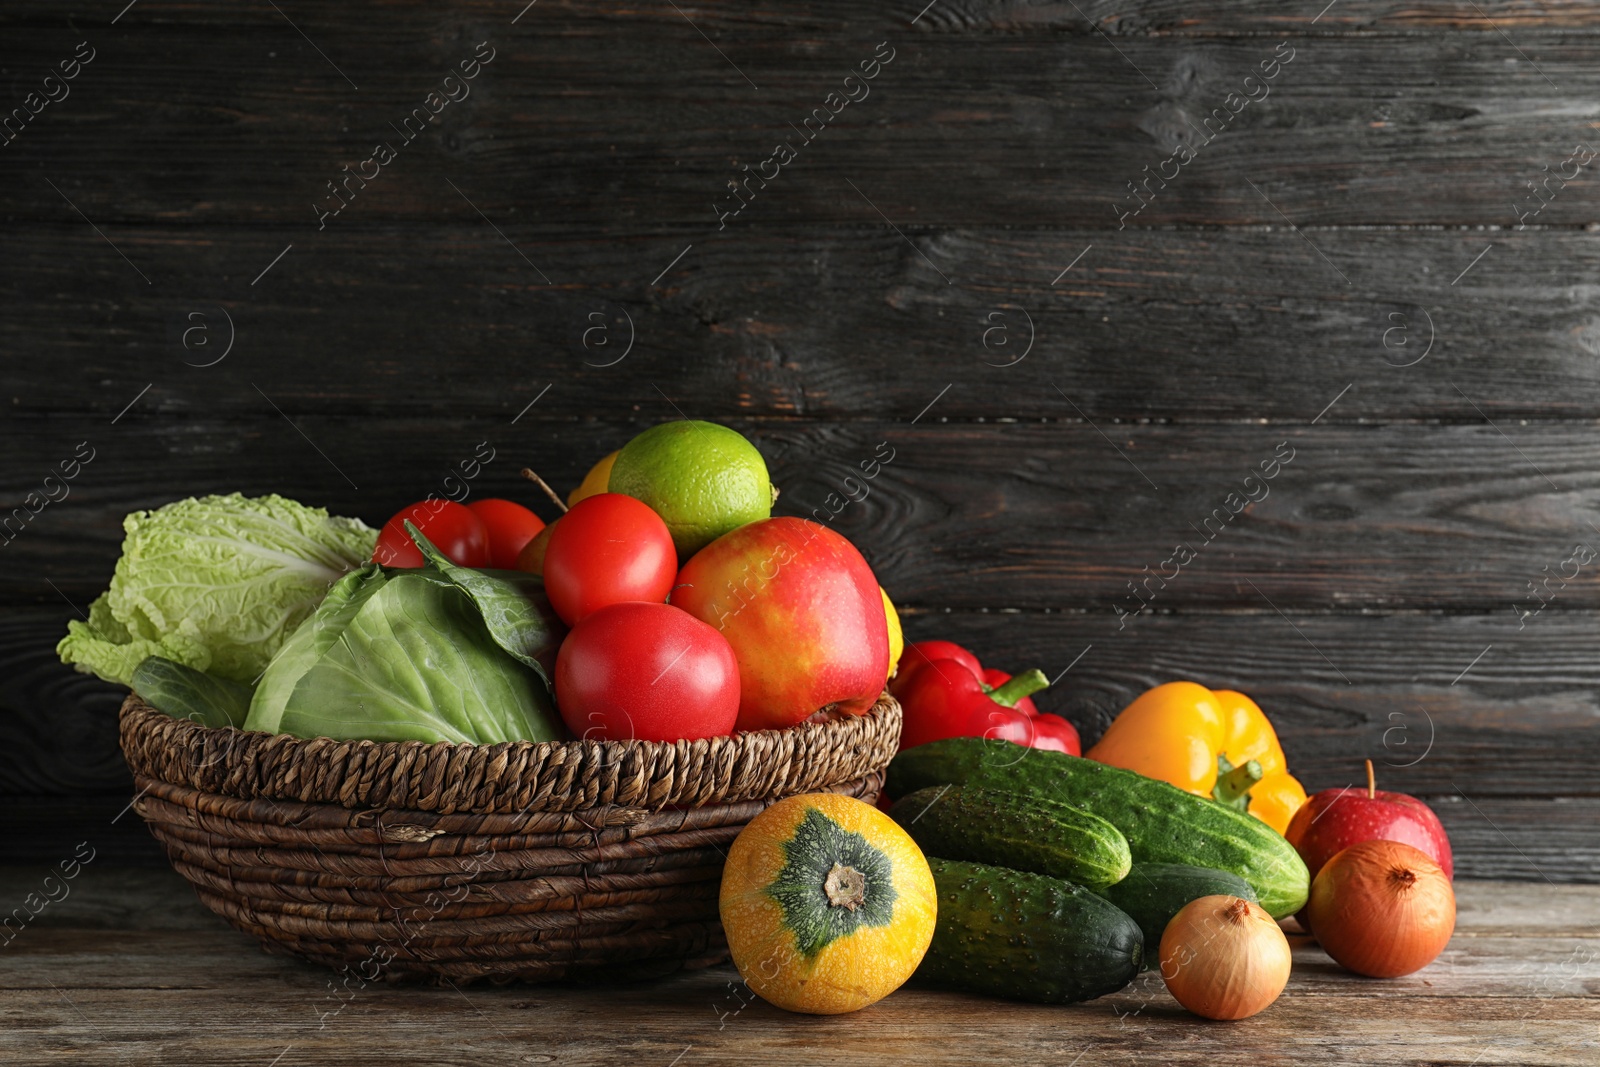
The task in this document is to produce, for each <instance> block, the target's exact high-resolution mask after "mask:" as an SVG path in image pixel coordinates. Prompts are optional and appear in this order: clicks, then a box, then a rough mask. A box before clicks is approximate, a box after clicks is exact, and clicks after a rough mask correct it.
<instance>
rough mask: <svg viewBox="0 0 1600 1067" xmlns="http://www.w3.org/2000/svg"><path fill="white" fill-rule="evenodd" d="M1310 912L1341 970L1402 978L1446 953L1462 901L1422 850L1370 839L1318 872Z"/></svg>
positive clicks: (1326, 946) (1332, 860) (1397, 842)
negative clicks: (1458, 899) (1446, 946)
mask: <svg viewBox="0 0 1600 1067" xmlns="http://www.w3.org/2000/svg"><path fill="white" fill-rule="evenodd" d="M1306 914H1307V915H1308V916H1309V917H1310V919H1311V926H1312V929H1314V930H1315V931H1316V933H1317V940H1318V941H1319V942H1321V943H1322V947H1323V948H1324V949H1326V950H1327V953H1328V955H1330V956H1332V957H1333V958H1334V960H1335V961H1336V962H1338V963H1339V965H1340V966H1342V967H1347V968H1349V969H1350V970H1352V971H1355V972H1356V973H1357V974H1365V975H1369V976H1371V977H1373V978H1398V977H1399V976H1400V975H1402V974H1410V973H1411V972H1412V971H1420V970H1421V969H1422V968H1424V967H1426V966H1427V965H1428V964H1430V963H1432V962H1433V960H1434V957H1436V956H1438V955H1439V953H1441V952H1443V951H1444V946H1445V945H1446V944H1448V943H1449V941H1450V934H1451V933H1452V932H1453V931H1454V930H1455V926H1456V895H1455V892H1454V891H1453V890H1452V889H1451V888H1450V879H1449V878H1448V877H1447V876H1446V875H1445V873H1444V871H1443V870H1442V869H1441V868H1440V867H1439V865H1438V864H1437V863H1435V862H1434V861H1433V858H1432V857H1430V856H1429V855H1428V854H1427V853H1426V852H1423V851H1422V850H1421V849H1419V848H1415V847H1413V846H1411V845H1407V844H1402V843H1401V842H1399V841H1362V842H1360V843H1358V844H1354V845H1351V846H1350V847H1349V848H1347V849H1345V850H1344V851H1343V852H1340V853H1339V854H1338V855H1336V856H1334V857H1333V858H1332V859H1331V860H1329V861H1328V862H1327V863H1326V864H1325V865H1324V866H1323V868H1322V870H1320V871H1318V872H1317V878H1316V881H1314V882H1312V883H1311V899H1310V900H1309V901H1307V902H1306Z"/></svg>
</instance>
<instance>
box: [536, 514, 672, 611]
mask: <svg viewBox="0 0 1600 1067" xmlns="http://www.w3.org/2000/svg"><path fill="white" fill-rule="evenodd" d="M677 577H678V550H677V549H675V548H673V547H672V534H671V533H670V532H669V531H668V530H667V524H666V523H664V522H662V521H661V516H660V515H657V514H656V513H655V512H654V511H652V510H651V508H650V505H649V504H646V503H645V502H644V501H642V500H636V499H634V498H633V497H631V496H623V495H622V494H621V493H597V494H595V495H594V496H591V497H585V498H584V499H582V500H580V501H578V502H577V503H576V504H574V505H572V509H571V510H570V511H568V512H567V513H566V514H565V515H563V516H561V521H560V522H558V523H556V524H555V525H554V526H553V527H551V530H550V543H549V545H548V546H547V547H546V548H545V552H544V590H545V593H546V594H547V595H548V596H549V597H550V606H551V607H553V608H555V609H556V614H557V615H559V616H561V621H562V622H564V623H566V624H567V625H568V626H572V625H575V624H576V623H577V622H579V621H580V620H581V619H582V618H583V617H584V616H586V615H588V614H589V613H590V612H593V611H598V610H599V609H601V608H603V607H605V606H606V605H608V604H621V603H625V602H627V601H649V602H651V603H655V604H659V603H661V602H663V601H665V600H666V599H667V594H668V593H670V592H672V583H673V582H674V581H676V580H677Z"/></svg>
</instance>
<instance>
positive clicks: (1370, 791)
mask: <svg viewBox="0 0 1600 1067" xmlns="http://www.w3.org/2000/svg"><path fill="white" fill-rule="evenodd" d="M1377 793H1378V784H1377V782H1376V781H1374V780H1373V777H1372V761H1371V760H1367V799H1368V800H1371V799H1373V798H1374V797H1375V796H1377Z"/></svg>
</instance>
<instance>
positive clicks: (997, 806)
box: [889, 785, 1133, 889]
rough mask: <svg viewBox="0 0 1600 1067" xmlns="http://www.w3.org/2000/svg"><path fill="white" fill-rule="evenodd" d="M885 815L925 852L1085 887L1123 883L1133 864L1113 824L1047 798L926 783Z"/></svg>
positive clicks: (1126, 841)
mask: <svg viewBox="0 0 1600 1067" xmlns="http://www.w3.org/2000/svg"><path fill="white" fill-rule="evenodd" d="M889 817H890V818H891V819H893V820H894V821H895V822H897V823H899V824H900V825H901V826H902V827H904V828H905V830H906V832H907V833H909V834H910V835H911V837H912V839H913V840H915V841H916V843H917V845H918V847H920V848H921V849H922V851H923V852H924V853H925V854H926V855H929V856H942V857H943V858H945V859H949V860H970V861H972V862H974V863H990V864H994V865H996V866H1000V867H1010V868H1012V869H1013V870H1018V871H1033V872H1034V873H1035V874H1047V875H1049V876H1050V877H1052V878H1060V879H1063V880H1064V881H1068V882H1075V883H1077V884H1078V885H1081V886H1086V887H1087V888H1089V889H1100V888H1104V887H1105V886H1108V885H1111V884H1112V883H1114V882H1118V881H1121V880H1122V878H1123V877H1124V876H1125V875H1127V873H1128V868H1129V867H1130V866H1131V865H1132V863H1133V857H1132V854H1131V853H1130V852H1129V851H1128V840H1127V838H1125V837H1123V836H1122V834H1121V832H1120V831H1118V830H1117V828H1116V827H1115V826H1112V825H1111V824H1110V823H1108V822H1106V821H1105V820H1104V819H1102V818H1100V816H1098V815H1094V814H1092V813H1090V812H1087V811H1084V810H1083V809H1082V808H1074V807H1072V806H1071V805H1068V804H1062V803H1060V802H1059V801H1056V800H1052V799H1051V798H1049V797H1038V796H1027V795H1025V794H1021V793H1004V792H1001V791H999V790H997V789H984V788H983V787H981V786H975V785H954V786H930V787H928V788H927V789H919V790H917V791H916V792H915V793H912V794H911V795H910V796H905V797H901V798H900V799H899V800H898V801H896V802H895V804H894V807H892V808H891V809H890V810H889Z"/></svg>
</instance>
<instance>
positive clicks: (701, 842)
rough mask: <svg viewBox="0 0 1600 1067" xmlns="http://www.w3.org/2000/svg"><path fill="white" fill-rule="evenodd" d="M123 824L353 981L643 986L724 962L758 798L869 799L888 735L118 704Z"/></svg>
mask: <svg viewBox="0 0 1600 1067" xmlns="http://www.w3.org/2000/svg"><path fill="white" fill-rule="evenodd" d="M121 733H122V750H123V753H124V755H125V756H126V758H127V761H128V765H129V766H130V767H131V768H132V770H133V775H134V784H135V786H136V787H137V788H138V790H139V796H138V799H137V800H136V801H135V804H134V810H136V811H137V812H138V813H139V814H140V816H142V817H143V818H144V819H145V821H146V823H147V824H148V825H149V827H150V830H151V832H152V833H153V834H154V835H155V836H156V838H157V839H158V840H159V841H160V842H161V843H162V845H163V846H164V847H165V849H166V851H167V855H168V856H169V858H170V859H171V861H172V864H173V867H174V868H175V869H176V870H177V871H178V872H179V873H180V874H182V875H183V876H184V877H185V878H186V879H188V880H189V881H190V882H191V883H193V884H194V886H195V889H196V891H197V892H198V893H199V896H200V899H201V901H202V902H204V903H205V905H206V906H207V907H209V908H211V910H213V911H215V912H216V913H217V914H219V915H221V916H222V917H223V918H225V919H226V920H228V922H230V923H232V924H233V925H234V926H235V927H237V928H238V929H240V930H243V931H245V932H246V933H249V934H252V935H253V936H255V937H257V938H259V939H260V940H261V941H262V943H263V945H265V946H266V947H267V948H269V949H273V950H287V951H288V952H291V953H293V954H295V955H298V956H301V957H303V958H305V959H309V960H314V961H317V962H321V963H326V964H329V965H331V966H334V967H348V968H350V970H351V971H352V973H355V972H359V974H360V976H361V977H362V979H363V980H373V979H376V978H379V977H381V978H385V979H406V978H432V979H435V980H444V979H449V980H451V981H455V982H462V981H473V980H479V979H488V980H496V981H507V980H514V979H521V980H543V981H548V980H551V979H555V978H559V977H562V976H563V975H567V974H571V973H585V972H591V971H593V972H601V973H604V974H606V975H609V976H611V977H643V976H647V975H650V974H660V973H667V972H669V971H672V970H676V969H679V968H683V967H694V966H706V965H709V964H712V963H716V962H719V961H720V960H722V959H725V958H726V948H725V943H724V941H723V937H722V928H721V924H720V923H719V921H718V919H717V890H718V886H719V884H720V881H721V877H722V862H723V858H724V855H725V853H726V851H727V847H728V844H729V843H730V842H731V841H732V840H733V838H734V837H735V836H737V835H738V832H739V831H740V830H741V829H743V828H744V825H745V824H746V823H748V822H749V821H750V819H752V818H754V817H755V815H756V814H757V813H759V812H760V811H761V810H762V809H763V808H765V807H766V806H767V805H769V804H771V803H772V802H774V801H776V800H778V799H780V798H782V797H785V796H792V795H795V794H797V793H807V792H839V793H848V794H850V795H852V796H858V797H861V798H862V799H864V800H867V801H871V800H873V799H874V798H875V797H876V796H877V793H878V791H879V789H880V788H881V785H882V771H883V768H884V767H885V766H886V765H887V764H888V762H889V758H890V757H891V756H892V755H893V754H894V750H895V746H896V744H897V743H898V740H899V735H900V708H899V706H898V705H897V704H896V703H895V702H894V701H893V699H892V698H890V697H888V696H887V695H885V696H883V697H882V698H880V700H879V702H878V704H877V705H876V706H875V707H874V708H873V709H872V711H871V712H870V713H869V714H867V715H864V716H860V717H839V718H836V719H833V720H831V721H827V722H807V723H804V724H802V725H800V726H797V727H794V728H792V729H789V730H763V731H755V732H751V733H745V734H740V735H737V736H735V737H717V738H708V739H705V740H701V741H679V742H672V743H655V742H646V741H625V742H617V741H605V742H595V741H574V742H546V743H537V744H536V743H532V742H517V743H512V744H500V745H481V746H474V745H447V744H437V745H429V744H423V743H421V742H414V741H413V742H373V741H331V740H329V739H327V738H319V739H316V740H301V739H298V738H293V737H287V736H284V735H272V734H263V733H245V732H242V731H239V730H215V729H208V728H206V727H203V726H200V725H198V724H196V723H193V722H188V721H184V720H178V719H173V718H171V717H170V716H167V715H164V714H162V713H161V712H159V711H156V710H155V709H153V708H151V707H150V706H149V705H147V704H145V703H144V702H143V701H142V700H140V699H139V698H138V697H137V696H130V697H129V698H128V700H127V701H126V702H125V703H124V704H123V707H122V719H121Z"/></svg>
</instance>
